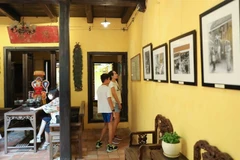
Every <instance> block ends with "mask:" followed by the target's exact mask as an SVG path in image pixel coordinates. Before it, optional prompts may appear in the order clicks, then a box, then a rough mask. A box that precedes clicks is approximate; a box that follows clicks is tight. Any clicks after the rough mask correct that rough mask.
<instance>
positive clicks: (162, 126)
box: [125, 114, 173, 160]
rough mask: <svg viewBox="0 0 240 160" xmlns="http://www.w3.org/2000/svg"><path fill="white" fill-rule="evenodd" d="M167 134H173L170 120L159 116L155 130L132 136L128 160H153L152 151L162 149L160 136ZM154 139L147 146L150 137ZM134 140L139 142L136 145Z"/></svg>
mask: <svg viewBox="0 0 240 160" xmlns="http://www.w3.org/2000/svg"><path fill="white" fill-rule="evenodd" d="M165 132H173V126H172V123H171V122H170V120H169V119H167V118H165V117H164V116H162V115H160V114H158V115H157V116H156V118H155V130H153V131H141V132H132V133H131V134H130V143H129V147H128V148H126V149H125V159H126V160H138V159H139V160H152V158H151V155H150V152H151V150H152V149H154V150H156V149H161V148H162V146H161V143H160V136H162V135H163V134H164V133H165ZM149 136H151V137H152V143H150V144H147V139H148V137H149ZM134 138H135V139H137V142H135V143H134Z"/></svg>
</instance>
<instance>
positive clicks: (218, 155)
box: [194, 140, 233, 160]
mask: <svg viewBox="0 0 240 160" xmlns="http://www.w3.org/2000/svg"><path fill="white" fill-rule="evenodd" d="M201 150H203V151H201ZM201 157H202V158H201ZM201 159H203V160H233V158H232V157H231V156H230V155H229V154H227V153H223V152H221V151H220V150H219V149H218V148H217V147H215V146H211V145H210V144H209V143H208V142H207V141H205V140H199V141H197V142H196V143H195V145H194V160H201Z"/></svg>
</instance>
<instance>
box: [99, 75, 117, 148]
mask: <svg viewBox="0 0 240 160" xmlns="http://www.w3.org/2000/svg"><path fill="white" fill-rule="evenodd" d="M101 81H102V85H101V86H99V87H98V89H97V97H98V113H102V116H103V121H104V127H103V129H102V133H101V136H100V139H99V140H98V141H97V143H96V148H97V149H98V148H100V147H101V146H102V139H103V136H104V135H105V133H106V131H107V128H108V136H109V137H108V145H107V152H113V151H115V150H117V149H118V147H117V146H115V145H113V144H112V139H113V125H112V118H113V116H114V111H115V110H114V107H113V103H112V100H111V91H110V88H109V87H108V84H109V82H110V77H109V75H108V74H102V75H101Z"/></svg>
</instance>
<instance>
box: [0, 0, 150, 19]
mask: <svg viewBox="0 0 240 160" xmlns="http://www.w3.org/2000/svg"><path fill="white" fill-rule="evenodd" d="M60 1H63V2H69V3H70V17H85V18H86V19H87V23H93V21H94V18H104V17H106V18H121V23H127V22H128V20H129V19H130V17H131V15H132V13H133V12H134V10H135V9H136V8H137V9H138V11H140V12H144V11H145V9H146V3H145V2H146V0H0V17H9V18H10V19H12V20H17V21H20V19H21V17H49V18H50V19H51V20H52V21H57V18H58V17H59V2H60Z"/></svg>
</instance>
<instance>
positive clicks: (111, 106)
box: [107, 97, 114, 110]
mask: <svg viewBox="0 0 240 160" xmlns="http://www.w3.org/2000/svg"><path fill="white" fill-rule="evenodd" d="M107 100H108V104H109V106H110V108H111V110H113V109H114V107H113V103H112V99H111V97H108V99H107Z"/></svg>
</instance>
